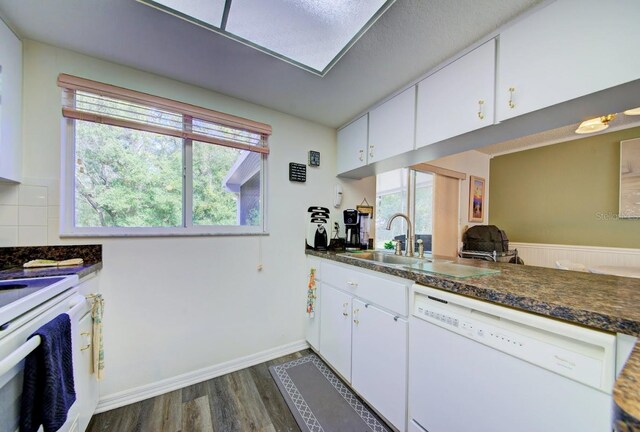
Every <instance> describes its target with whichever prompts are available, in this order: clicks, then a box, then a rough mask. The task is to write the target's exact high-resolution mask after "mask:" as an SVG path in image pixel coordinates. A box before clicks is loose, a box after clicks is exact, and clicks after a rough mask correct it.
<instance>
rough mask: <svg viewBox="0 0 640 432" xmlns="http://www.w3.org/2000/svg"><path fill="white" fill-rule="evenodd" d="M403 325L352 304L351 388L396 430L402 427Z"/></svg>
mask: <svg viewBox="0 0 640 432" xmlns="http://www.w3.org/2000/svg"><path fill="white" fill-rule="evenodd" d="M407 337H408V336H407V321H406V320H404V319H402V318H396V317H394V316H393V315H391V314H389V313H387V312H385V311H383V310H381V309H378V308H377V307H375V306H371V305H368V306H367V305H366V304H365V303H363V302H362V301H360V300H358V299H354V300H353V353H352V356H353V358H352V371H351V377H352V384H353V388H354V389H356V391H358V393H360V394H361V395H362V397H363V398H365V399H366V400H367V402H369V403H370V404H371V405H372V406H374V407H375V408H376V410H378V411H379V412H380V414H382V415H383V416H384V417H385V418H386V419H387V420H389V421H390V422H391V424H393V425H394V426H395V427H397V428H398V429H400V430H405V427H406V407H407V398H406V395H407Z"/></svg>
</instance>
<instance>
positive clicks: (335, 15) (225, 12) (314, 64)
mask: <svg viewBox="0 0 640 432" xmlns="http://www.w3.org/2000/svg"><path fill="white" fill-rule="evenodd" d="M137 1H139V2H141V3H144V4H147V5H149V6H152V7H155V8H156V9H160V10H162V11H164V12H167V13H170V14H172V15H175V16H178V17H180V18H183V19H185V20H188V21H191V22H193V23H195V24H198V25H200V26H203V27H206V28H208V29H210V30H212V31H214V32H216V33H220V34H222V35H224V36H227V37H229V38H231V39H233V40H235V41H238V42H241V43H243V44H245V45H248V46H250V47H252V48H255V49H257V50H260V51H262V52H264V53H267V54H269V55H272V56H274V57H277V58H279V59H281V60H284V61H286V62H288V63H291V64H293V65H295V66H298V67H300V68H302V69H305V70H307V71H309V72H313V73H315V74H317V75H320V76H324V74H326V73H327V72H328V71H329V70H330V69H331V68H332V67H333V65H334V64H335V63H336V62H337V61H338V60H340V58H341V57H342V55H343V54H344V53H346V52H347V51H348V50H349V48H351V46H352V45H353V44H354V43H356V41H357V40H358V39H359V38H360V36H362V35H363V34H364V33H365V32H366V31H367V30H368V29H369V27H371V25H373V23H375V21H376V20H377V19H378V18H379V17H380V16H381V15H382V14H383V13H385V12H386V11H387V9H389V7H390V6H391V5H392V4H393V3H394V2H395V0H137Z"/></svg>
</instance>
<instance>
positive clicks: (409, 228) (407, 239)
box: [387, 213, 415, 257]
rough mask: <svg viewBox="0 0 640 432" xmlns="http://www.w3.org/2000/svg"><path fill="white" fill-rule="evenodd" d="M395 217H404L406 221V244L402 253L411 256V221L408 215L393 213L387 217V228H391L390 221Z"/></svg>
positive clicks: (412, 241)
mask: <svg viewBox="0 0 640 432" xmlns="http://www.w3.org/2000/svg"><path fill="white" fill-rule="evenodd" d="M397 217H401V218H404V219H405V220H406V221H407V238H406V242H407V244H406V245H405V249H404V255H405V256H408V257H411V256H413V243H414V241H415V240H414V238H413V224H412V223H411V219H409V216H407V215H406V214H404V213H395V214H394V215H392V216H391V217H390V218H389V222H387V229H388V230H390V229H391V222H393V220H394V219H395V218H397Z"/></svg>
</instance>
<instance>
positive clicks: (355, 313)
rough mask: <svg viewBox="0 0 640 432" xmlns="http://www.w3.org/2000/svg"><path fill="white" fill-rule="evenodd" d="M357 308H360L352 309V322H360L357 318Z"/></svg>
mask: <svg viewBox="0 0 640 432" xmlns="http://www.w3.org/2000/svg"><path fill="white" fill-rule="evenodd" d="M359 310H360V309H354V310H353V318H354V319H353V322H354V324H360V320H359V319H358V311H359Z"/></svg>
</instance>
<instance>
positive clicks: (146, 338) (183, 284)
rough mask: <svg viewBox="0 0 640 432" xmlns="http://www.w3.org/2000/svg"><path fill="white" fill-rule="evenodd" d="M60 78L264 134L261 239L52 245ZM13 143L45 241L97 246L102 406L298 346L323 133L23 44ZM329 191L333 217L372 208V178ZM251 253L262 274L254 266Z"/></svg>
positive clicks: (323, 171) (323, 180) (328, 174)
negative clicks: (19, 146) (36, 188)
mask: <svg viewBox="0 0 640 432" xmlns="http://www.w3.org/2000/svg"><path fill="white" fill-rule="evenodd" d="M167 61H170V59H167ZM185 67H188V65H185ZM61 72H64V73H68V74H72V75H78V76H81V77H85V78H89V79H94V80H97V81H103V82H107V83H109V84H114V85H119V86H123V87H127V88H132V89H135V90H140V91H143V92H147V93H151V94H155V95H159V96H164V97H169V98H173V99H177V100H181V101H185V102H189V103H192V104H195V105H200V106H203V107H207V108H212V109H215V110H218V111H223V112H227V113H230V114H234V115H239V116H242V117H247V118H250V119H253V120H256V121H260V122H265V123H268V124H271V125H272V127H273V135H272V137H271V139H270V148H271V154H270V156H269V195H268V206H269V214H268V218H269V232H270V235H269V236H266V237H165V238H134V239H124V238H109V239H65V240H61V239H59V237H58V234H57V229H58V228H57V226H58V220H59V219H58V216H57V212H58V205H59V204H58V202H59V191H58V187H59V186H58V185H59V178H60V175H59V174H60V173H59V170H60V149H61V114H60V102H61V91H60V89H59V88H57V87H56V78H57V76H58V74H59V73H61ZM256 85H260V84H259V83H256ZM327 109H331V107H327ZM23 135H24V162H23V172H24V176H25V178H26V179H28V181H27V183H30V184H31V185H42V186H45V187H46V188H47V191H48V196H49V200H48V202H47V204H45V205H47V219H48V221H49V223H48V231H47V237H48V243H50V244H54V243H76V244H77V243H83V242H86V243H102V244H103V245H104V247H103V261H104V270H103V271H102V275H101V278H102V280H101V287H102V292H103V294H104V296H105V313H106V317H105V320H104V322H105V331H104V335H105V350H106V354H105V358H106V368H107V369H106V378H105V380H104V381H103V382H102V385H101V396H102V397H103V398H104V397H105V396H109V395H114V394H117V393H121V392H125V393H126V392H127V391H128V390H131V389H134V388H137V387H145V386H149V385H151V384H152V383H154V382H157V381H159V380H162V379H167V378H171V377H175V376H177V375H179V374H184V373H188V372H191V371H194V370H197V369H200V368H205V367H208V366H211V365H217V364H220V363H223V362H227V361H230V360H234V359H238V358H240V357H243V356H247V355H251V354H254V353H257V352H260V351H263V350H268V349H273V348H276V347H279V346H283V345H286V344H290V343H292V342H297V341H301V340H302V339H303V320H304V316H305V314H304V310H305V295H306V284H305V276H306V275H305V270H304V268H305V266H304V263H305V255H304V236H305V228H306V225H305V220H306V217H307V214H306V209H307V207H308V206H310V205H318V204H320V205H324V206H327V207H330V208H331V210H332V212H333V211H334V209H333V206H332V203H333V199H332V198H333V185H334V184H335V183H336V182H338V180H337V179H336V178H335V172H336V161H335V158H336V131H335V130H334V129H330V128H327V127H324V126H319V125H317V124H314V123H311V122H309V121H305V120H300V119H298V118H295V117H292V116H289V115H285V114H282V113H280V112H276V111H273V110H270V109H267V108H264V107H260V106H256V105H253V104H250V103H247V102H244V101H241V100H238V99H233V98H230V97H227V96H224V95H221V94H219V93H214V92H211V91H206V90H204V89H202V88H197V87H194V86H190V85H187V84H184V83H180V82H177V81H174V80H170V79H167V78H163V77H160V76H157V75H152V74H149V73H145V72H141V71H138V70H134V69H131V68H127V67H123V66H120V65H117V64H114V63H109V62H105V61H101V60H97V59H95V58H91V57H87V56H84V55H81V54H78V53H74V52H71V51H67V50H64V49H59V48H54V47H51V46H48V45H44V44H41V43H37V42H33V41H25V43H24V122H23ZM309 150H317V151H320V153H321V167H320V168H311V167H309V168H308V170H307V182H306V183H304V184H300V183H291V182H289V180H288V164H289V162H300V163H305V162H306V161H307V152H308V151H309ZM341 183H342V184H343V186H344V192H345V196H344V201H343V202H344V204H343V206H342V209H344V208H348V207H353V206H355V205H356V204H358V203H360V201H361V200H362V198H363V197H365V196H366V197H367V199H368V201H369V202H374V196H375V180H374V179H373V178H371V179H365V180H360V181H342V182H341ZM10 194H14V195H15V194H16V192H15V191H14V190H11V189H8V190H7V189H6V188H5V189H0V200H2V199H3V198H2V197H3V196H4V197H5V199H6V197H7V196H8V195H10ZM0 246H8V244H0ZM260 255H262V263H263V264H264V269H263V270H262V271H258V270H257V268H256V267H257V264H259V263H260V259H259V257H260Z"/></svg>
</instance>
